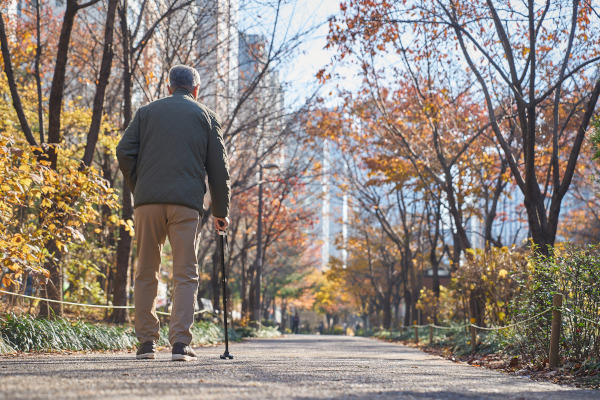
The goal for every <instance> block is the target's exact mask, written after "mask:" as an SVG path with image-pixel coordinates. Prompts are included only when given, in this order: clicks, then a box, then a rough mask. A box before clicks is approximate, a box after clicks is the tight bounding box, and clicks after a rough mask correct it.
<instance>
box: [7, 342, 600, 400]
mask: <svg viewBox="0 0 600 400" xmlns="http://www.w3.org/2000/svg"><path fill="white" fill-rule="evenodd" d="M222 351H223V348H222V347H209V348H200V349H198V353H199V360H198V361H196V362H188V363H183V362H173V361H171V360H170V358H171V354H170V352H167V351H165V352H161V353H160V354H159V356H158V359H157V360H135V356H134V354H133V353H101V354H99V353H95V354H71V355H36V356H20V357H0V399H11V400H12V399H52V400H59V399H144V400H150V399H183V398H190V399H192V398H197V399H224V400H229V399H312V398H319V399H320V398H327V399H544V400H552V399H600V391H583V390H577V389H573V388H567V387H562V386H558V385H554V384H550V383H539V382H534V381H531V380H529V379H527V378H519V377H515V376H512V375H508V374H503V373H500V372H497V371H492V370H487V369H484V368H477V367H472V366H469V365H465V364H455V363H453V362H451V361H447V360H442V359H440V358H439V357H435V356H432V355H429V354H426V353H423V352H421V351H419V350H417V349H413V348H408V347H404V346H402V345H399V344H394V343H386V342H381V341H377V340H374V339H366V338H359V337H347V336H318V335H291V336H287V337H282V338H278V339H252V340H249V341H246V342H243V343H236V344H233V345H232V346H231V352H232V354H234V356H235V359H234V360H220V359H219V357H218V356H219V354H221V353H222Z"/></svg>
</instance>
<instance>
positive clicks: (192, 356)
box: [172, 343, 198, 361]
mask: <svg viewBox="0 0 600 400" xmlns="http://www.w3.org/2000/svg"><path fill="white" fill-rule="evenodd" d="M172 355H173V358H172V360H173V361H193V360H197V359H198V355H197V354H196V352H195V351H194V350H192V348H191V347H190V346H188V345H187V344H185V343H175V344H174V345H173V350H172Z"/></svg>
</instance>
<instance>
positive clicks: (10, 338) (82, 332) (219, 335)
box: [0, 314, 279, 354]
mask: <svg viewBox="0 0 600 400" xmlns="http://www.w3.org/2000/svg"><path fill="white" fill-rule="evenodd" d="M192 333H193V340H192V346H204V345H212V344H217V343H220V342H222V341H223V337H224V335H223V333H224V332H223V328H221V327H220V326H219V325H217V324H215V323H213V322H206V321H203V322H195V323H194V325H193V326H192ZM278 335H279V332H278V331H277V330H276V329H274V328H263V329H261V330H260V331H258V332H257V331H256V330H252V329H246V328H245V329H240V330H239V332H238V331H236V330H235V329H229V339H230V340H234V341H239V340H241V339H242V338H243V337H248V336H251V337H275V336H278ZM137 344H138V341H137V339H136V337H135V333H134V331H133V328H132V327H131V326H126V325H125V326H119V325H107V324H91V323H87V322H83V321H80V320H76V321H70V320H67V319H56V320H46V319H36V318H33V317H31V316H29V315H21V316H17V315H14V314H6V315H4V316H0V354H11V353H16V352H52V351H64V350H68V351H97V350H130V349H133V348H135V347H136V346H137ZM158 345H159V346H169V341H168V326H162V327H161V330H160V339H159V342H158Z"/></svg>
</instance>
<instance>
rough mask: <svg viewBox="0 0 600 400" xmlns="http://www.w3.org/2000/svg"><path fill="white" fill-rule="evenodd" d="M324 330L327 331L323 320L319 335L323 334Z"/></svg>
mask: <svg viewBox="0 0 600 400" xmlns="http://www.w3.org/2000/svg"><path fill="white" fill-rule="evenodd" d="M323 331H325V324H323V321H321V322H320V323H319V335H322V334H323Z"/></svg>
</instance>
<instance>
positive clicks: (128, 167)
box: [117, 110, 140, 193]
mask: <svg viewBox="0 0 600 400" xmlns="http://www.w3.org/2000/svg"><path fill="white" fill-rule="evenodd" d="M139 151H140V110H138V111H137V112H136V113H135V116H134V117H133V119H132V120H131V122H130V123H129V126H128V127H127V129H125V133H124V134H123V137H122V138H121V141H120V142H119V144H118V145H117V159H118V160H119V168H120V169H121V172H123V177H124V178H125V182H127V186H129V189H130V190H131V193H134V191H135V183H136V181H137V159H138V153H139Z"/></svg>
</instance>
